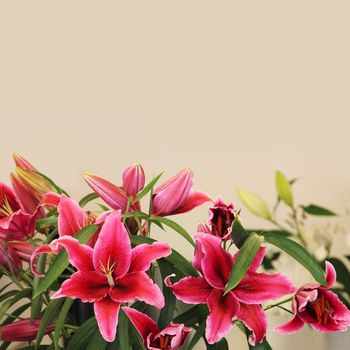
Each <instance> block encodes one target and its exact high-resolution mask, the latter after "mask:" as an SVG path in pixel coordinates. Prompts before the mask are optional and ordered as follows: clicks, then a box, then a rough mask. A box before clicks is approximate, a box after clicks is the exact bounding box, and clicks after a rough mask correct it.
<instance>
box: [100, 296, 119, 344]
mask: <svg viewBox="0 0 350 350" xmlns="http://www.w3.org/2000/svg"><path fill="white" fill-rule="evenodd" d="M119 309H120V304H119V303H116V302H114V301H113V300H110V299H103V300H100V301H96V302H95V303H94V311H95V316H96V320H97V323H98V328H99V329H100V332H101V334H102V336H103V338H104V339H105V340H106V341H108V342H113V341H114V339H115V336H116V333H117V325H118V316H119Z"/></svg>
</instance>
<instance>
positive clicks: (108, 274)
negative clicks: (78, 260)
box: [100, 256, 115, 287]
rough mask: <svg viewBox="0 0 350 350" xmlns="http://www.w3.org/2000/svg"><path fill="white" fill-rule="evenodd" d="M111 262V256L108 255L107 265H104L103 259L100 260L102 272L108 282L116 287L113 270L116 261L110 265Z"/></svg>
mask: <svg viewBox="0 0 350 350" xmlns="http://www.w3.org/2000/svg"><path fill="white" fill-rule="evenodd" d="M110 263H111V257H110V256H108V260H107V266H104V265H103V263H102V261H101V260H100V268H101V270H102V272H103V273H104V274H105V275H106V277H107V281H108V284H109V285H110V286H111V287H114V286H115V281H114V278H113V271H114V266H115V262H114V263H113V264H112V265H110Z"/></svg>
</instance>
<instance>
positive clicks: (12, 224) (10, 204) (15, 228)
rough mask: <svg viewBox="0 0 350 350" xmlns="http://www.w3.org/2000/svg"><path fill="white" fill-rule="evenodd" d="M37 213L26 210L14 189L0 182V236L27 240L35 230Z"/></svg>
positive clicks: (8, 238)
mask: <svg viewBox="0 0 350 350" xmlns="http://www.w3.org/2000/svg"><path fill="white" fill-rule="evenodd" d="M35 218H36V215H35V214H29V213H26V212H24V210H23V209H22V207H21V203H20V201H19V199H18V198H17V197H16V195H15V193H14V192H13V191H12V189H11V188H10V187H9V186H7V185H5V184H3V183H0V238H4V239H7V240H26V239H27V238H28V237H31V236H33V234H34V231H35Z"/></svg>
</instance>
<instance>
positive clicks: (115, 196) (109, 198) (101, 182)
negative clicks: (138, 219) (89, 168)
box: [83, 173, 128, 212]
mask: <svg viewBox="0 0 350 350" xmlns="http://www.w3.org/2000/svg"><path fill="white" fill-rule="evenodd" d="M83 177H84V179H85V181H86V182H87V184H88V185H89V186H90V187H91V188H92V190H93V191H94V192H96V193H97V194H98V195H99V196H100V197H101V198H102V199H103V200H104V201H105V202H106V203H107V204H108V205H110V206H111V207H112V208H113V209H115V210H118V209H121V210H122V211H123V212H124V211H125V209H126V205H127V202H128V197H127V195H126V193H125V191H124V190H122V189H120V188H119V187H118V186H116V185H114V184H112V183H111V182H109V181H107V180H105V179H103V178H102V177H99V176H97V175H93V174H90V173H84V174H83Z"/></svg>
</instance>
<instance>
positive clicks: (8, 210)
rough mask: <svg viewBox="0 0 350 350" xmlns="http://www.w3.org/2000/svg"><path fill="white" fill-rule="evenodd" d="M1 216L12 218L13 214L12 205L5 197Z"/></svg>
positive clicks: (0, 208)
mask: <svg viewBox="0 0 350 350" xmlns="http://www.w3.org/2000/svg"><path fill="white" fill-rule="evenodd" d="M0 214H2V215H5V216H10V215H11V214H13V210H12V208H11V206H10V203H9V201H8V199H7V197H5V196H4V197H3V199H2V206H1V207H0Z"/></svg>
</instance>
